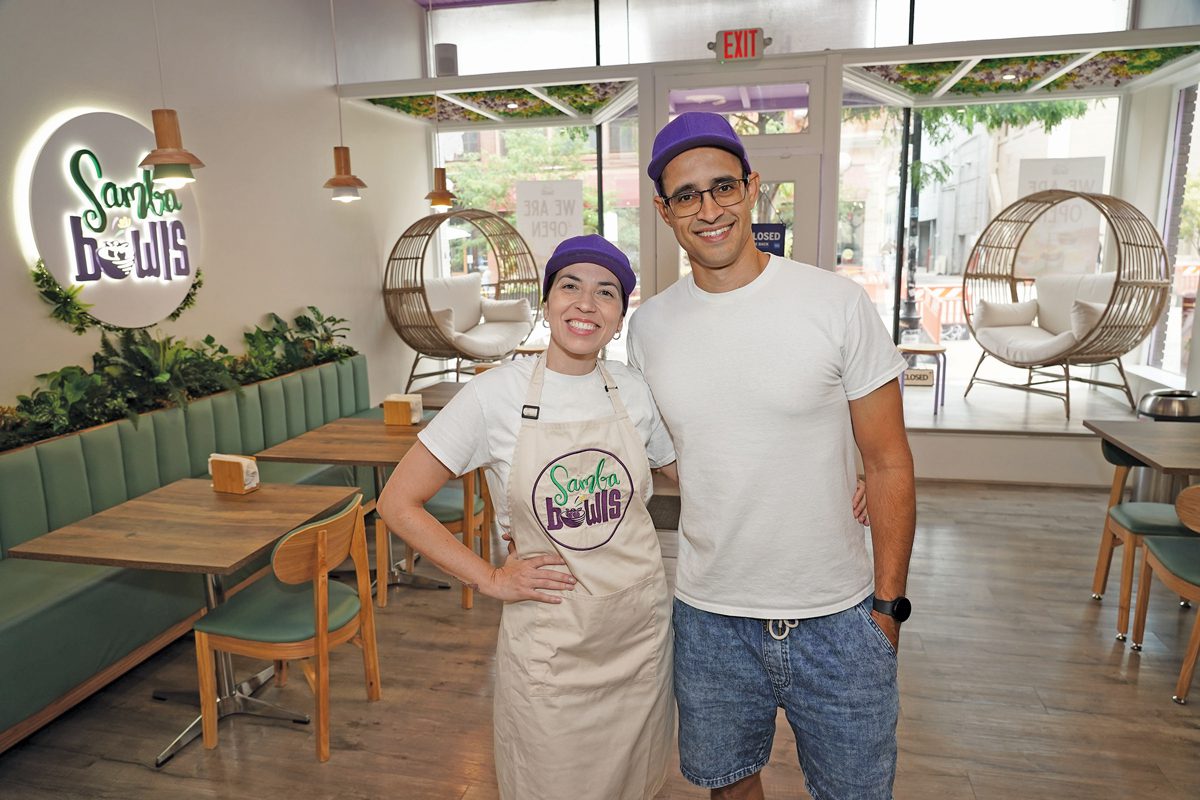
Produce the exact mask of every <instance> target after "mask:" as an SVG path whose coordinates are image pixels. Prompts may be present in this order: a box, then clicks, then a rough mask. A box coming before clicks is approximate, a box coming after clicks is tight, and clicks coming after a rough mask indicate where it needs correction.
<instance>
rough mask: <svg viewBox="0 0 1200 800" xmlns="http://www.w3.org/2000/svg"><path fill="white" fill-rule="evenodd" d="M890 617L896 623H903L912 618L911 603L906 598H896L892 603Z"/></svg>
mask: <svg viewBox="0 0 1200 800" xmlns="http://www.w3.org/2000/svg"><path fill="white" fill-rule="evenodd" d="M892 616H893V617H894V618H895V619H896V621H897V622H904V621H905V620H906V619H908V618H909V617H910V616H912V603H910V602H908V598H907V597H897V598H896V599H895V600H893V601H892Z"/></svg>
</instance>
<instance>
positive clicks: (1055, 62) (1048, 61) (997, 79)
mask: <svg viewBox="0 0 1200 800" xmlns="http://www.w3.org/2000/svg"><path fill="white" fill-rule="evenodd" d="M1079 55H1080V54H1079V53H1056V54H1048V55H1037V56H1013V57H1009V58H985V59H983V60H982V61H980V62H979V63H978V64H976V65H975V66H974V67H972V68H971V71H970V72H968V73H967V74H966V75H964V76H963V77H962V78H960V79H959V80H958V82H957V83H955V84H954V86H953V87H951V89H950V94H958V95H963V94H969V95H984V94H1004V93H1015V92H1023V91H1025V90H1026V89H1028V88H1029V87H1030V86H1031V85H1033V84H1035V83H1037V82H1038V81H1040V80H1041V79H1042V78H1045V77H1046V76H1047V75H1050V74H1051V73H1053V72H1056V71H1058V70H1060V69H1062V68H1063V67H1065V66H1066V65H1067V64H1069V63H1071V61H1072V60H1073V59H1075V58H1078V57H1079ZM1005 76H1009V77H1008V78H1007V79H1006V78H1005Z"/></svg>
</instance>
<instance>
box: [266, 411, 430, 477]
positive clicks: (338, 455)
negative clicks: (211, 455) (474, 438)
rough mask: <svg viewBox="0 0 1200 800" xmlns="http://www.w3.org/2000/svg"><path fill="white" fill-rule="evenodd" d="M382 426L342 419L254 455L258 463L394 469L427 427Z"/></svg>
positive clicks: (379, 421)
mask: <svg viewBox="0 0 1200 800" xmlns="http://www.w3.org/2000/svg"><path fill="white" fill-rule="evenodd" d="M427 424H428V422H422V423H421V424H419V425H384V424H383V420H382V419H364V418H361V417H342V418H341V419H335V420H334V421H333V422H327V423H325V424H324V425H322V426H321V427H319V428H313V429H312V430H311V431H308V432H306V433H302V434H300V435H299V436H295V437H293V438H291V439H288V440H287V441H284V442H280V443H279V444H277V445H275V446H274V447H268V448H267V449H266V450H262V451H260V452H258V453H255V455H254V457H255V458H256V459H258V460H259V461H291V462H299V463H305V464H342V465H350V466H354V465H361V466H368V467H394V466H396V464H398V463H399V462H400V459H402V458H404V454H405V453H407V452H408V451H409V450H410V449H411V448H412V446H413V445H414V444H416V443H417V433H418V432H419V431H421V429H423V428H424V427H425V425H427Z"/></svg>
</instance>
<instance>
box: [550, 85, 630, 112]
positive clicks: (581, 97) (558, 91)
mask: <svg viewBox="0 0 1200 800" xmlns="http://www.w3.org/2000/svg"><path fill="white" fill-rule="evenodd" d="M628 85H629V82H628V81H608V82H603V83H568V84H559V85H558V86H547V87H546V88H545V92H546V94H548V95H550V96H551V97H553V98H554V99H555V100H559V101H561V102H563V103H566V104H567V105H569V106H570V107H571V108H573V109H575V110H576V111H578V112H579V113H581V114H591V113H592V112H593V111H595V110H596V109H598V108H600V106H602V105H604V104H605V103H607V102H608V101H609V100H611V99H613V98H614V97H616V96H617V95H618V94H619V93H620V91H621V90H622V89H624V88H625V87H626V86H628Z"/></svg>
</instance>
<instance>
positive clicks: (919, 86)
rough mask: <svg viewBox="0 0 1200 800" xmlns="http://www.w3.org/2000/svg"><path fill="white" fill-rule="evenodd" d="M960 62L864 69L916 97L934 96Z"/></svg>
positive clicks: (869, 67) (923, 63) (935, 62)
mask: <svg viewBox="0 0 1200 800" xmlns="http://www.w3.org/2000/svg"><path fill="white" fill-rule="evenodd" d="M961 63H962V62H960V61H926V62H922V63H918V64H872V65H870V66H867V67H863V69H865V70H866V71H867V72H869V73H871V74H872V75H874V76H876V77H878V78H883V79H884V80H885V81H887V82H888V83H893V84H895V85H897V86H899V87H900V88H901V89H904V90H905V91H907V92H909V93H910V94H915V95H927V94H933V92H934V90H936V89H937V88H938V87H939V86H941V85H942V81H944V80H946V78H948V77H949V76H950V74H951V73H952V72H954V70H956V69H958V65H959V64H961Z"/></svg>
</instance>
